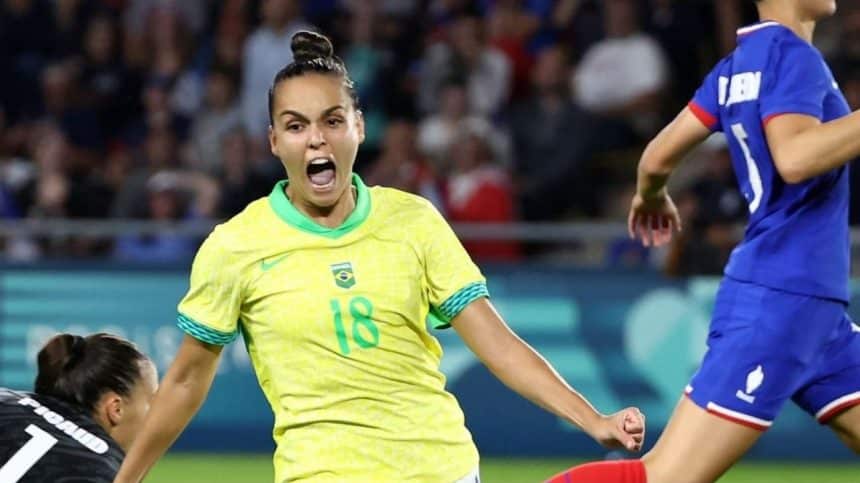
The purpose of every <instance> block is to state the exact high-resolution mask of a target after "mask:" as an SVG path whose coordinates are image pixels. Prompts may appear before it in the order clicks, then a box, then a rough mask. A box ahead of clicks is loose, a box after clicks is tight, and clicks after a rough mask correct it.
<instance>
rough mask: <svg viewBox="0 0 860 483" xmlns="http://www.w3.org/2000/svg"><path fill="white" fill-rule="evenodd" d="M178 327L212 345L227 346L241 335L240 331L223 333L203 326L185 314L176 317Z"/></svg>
mask: <svg viewBox="0 0 860 483" xmlns="http://www.w3.org/2000/svg"><path fill="white" fill-rule="evenodd" d="M176 325H177V326H178V327H179V328H180V329H182V330H183V331H184V332H185V333H186V334H188V335H190V336H191V337H194V338H195V339H197V340H200V341H203V342H205V343H207V344H212V345H227V344H229V343H230V342H233V340H234V339H235V338H236V337H237V336H238V335H239V331H238V330H234V331H233V332H221V331H220V330H215V329H213V328H211V327H207V326H205V325H203V324H201V323H200V322H196V321H195V320H193V319H191V318H190V317H186V316H185V315H183V314H178V315H177V316H176Z"/></svg>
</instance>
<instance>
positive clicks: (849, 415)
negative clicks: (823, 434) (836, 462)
mask: <svg viewBox="0 0 860 483" xmlns="http://www.w3.org/2000/svg"><path fill="white" fill-rule="evenodd" d="M829 424H830V428H831V429H833V431H835V432H836V435H837V436H839V439H841V440H842V442H843V443H845V445H846V446H848V447H849V448H851V450H852V451H854V452H855V453H857V454H858V455H860V405H858V406H854V407H852V408H850V409H848V410H846V411H843V412H842V413H840V414H839V415H838V416H836V417H834V418H833V419H832V420H831V421H830V423H829Z"/></svg>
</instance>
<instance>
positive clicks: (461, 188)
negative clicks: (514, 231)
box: [445, 126, 520, 261]
mask: <svg viewBox="0 0 860 483" xmlns="http://www.w3.org/2000/svg"><path fill="white" fill-rule="evenodd" d="M488 134H489V133H487V132H485V131H483V130H481V129H480V128H476V127H471V126H466V127H465V129H463V130H462V131H461V132H460V134H459V135H458V137H457V139H456V140H455V142H454V143H453V144H452V145H451V148H450V150H449V152H448V156H449V157H450V159H451V163H452V166H451V169H450V172H451V174H450V175H449V177H448V181H447V187H446V189H445V195H446V202H445V206H446V207H447V209H448V211H447V213H448V219H450V220H451V221H452V222H458V221H460V222H472V223H479V222H483V223H512V222H515V221H517V219H518V216H517V213H516V206H515V205H514V195H513V185H512V183H511V179H510V176H509V174H508V172H507V170H506V169H505V168H504V167H502V166H500V165H499V162H498V160H497V159H496V157H495V155H494V154H493V150H492V148H491V146H490V143H489V139H488ZM463 246H464V247H465V248H466V251H468V252H469V255H471V256H472V257H474V258H475V259H477V260H480V261H487V260H508V261H510V260H516V259H517V258H519V256H520V247H519V242H517V241H516V240H480V241H477V240H476V241H466V242H464V243H463Z"/></svg>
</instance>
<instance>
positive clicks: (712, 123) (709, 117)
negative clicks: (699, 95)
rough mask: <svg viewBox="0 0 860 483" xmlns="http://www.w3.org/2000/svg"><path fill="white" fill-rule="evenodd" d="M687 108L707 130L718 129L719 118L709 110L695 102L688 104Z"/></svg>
mask: <svg viewBox="0 0 860 483" xmlns="http://www.w3.org/2000/svg"><path fill="white" fill-rule="evenodd" d="M687 107H688V108H690V112H692V113H693V115H694V116H696V118H697V119H698V120H699V121H701V122H702V124H704V125H705V127H706V128H708V129H710V130H711V131H713V130H714V129H716V127H717V116H715V115H713V114H711V113H710V112H708V110H707V109H705V108H704V107H702V106H700V105H699V103H697V102H696V101H695V100H692V101H690V102H689V103H687Z"/></svg>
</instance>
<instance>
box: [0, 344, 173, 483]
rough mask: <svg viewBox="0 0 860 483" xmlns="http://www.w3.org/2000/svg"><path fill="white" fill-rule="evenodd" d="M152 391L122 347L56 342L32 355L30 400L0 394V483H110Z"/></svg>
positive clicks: (142, 362) (152, 380)
mask: <svg viewBox="0 0 860 483" xmlns="http://www.w3.org/2000/svg"><path fill="white" fill-rule="evenodd" d="M157 384H158V381H157V376H156V371H155V366H154V365H153V364H152V362H151V361H150V360H149V359H148V358H147V357H146V356H145V355H143V354H141V353H140V352H139V351H138V350H137V349H136V348H135V347H134V346H133V345H132V344H131V343H129V342H127V341H125V340H123V339H120V338H118V337H114V336H111V335H108V334H95V335H90V336H88V337H81V336H77V335H71V334H61V335H57V336H55V337H54V338H52V339H51V340H50V341H48V343H47V344H45V346H44V347H43V348H42V350H41V351H39V355H38V375H37V376H36V385H35V386H36V387H35V393H27V392H17V391H11V390H9V389H4V388H0V481H2V482H4V483H14V482H17V481H70V482H71V481H88V482H95V483H110V482H111V481H113V479H114V476H116V472H117V470H119V467H120V464H121V463H122V458H123V451H126V450H128V448H129V446H131V442H132V440H133V439H134V437H135V436H136V435H137V433H138V431H139V430H140V425H141V424H142V423H143V418H144V416H145V415H146V412H147V411H148V410H149V401H150V399H151V398H152V395H153V394H154V393H155V388H156V385H157Z"/></svg>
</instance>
